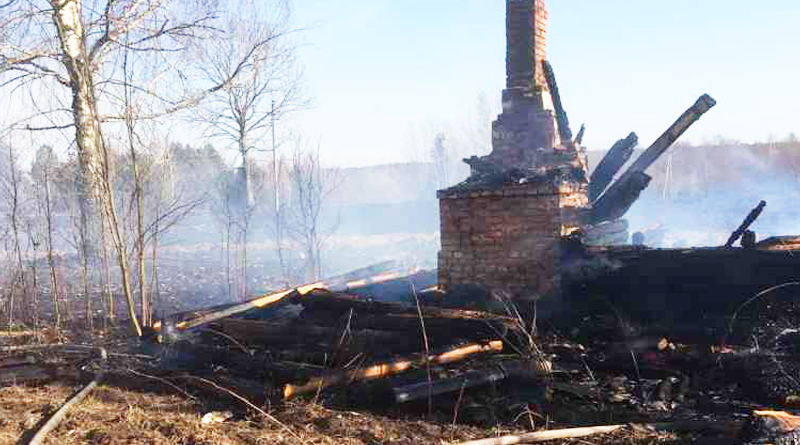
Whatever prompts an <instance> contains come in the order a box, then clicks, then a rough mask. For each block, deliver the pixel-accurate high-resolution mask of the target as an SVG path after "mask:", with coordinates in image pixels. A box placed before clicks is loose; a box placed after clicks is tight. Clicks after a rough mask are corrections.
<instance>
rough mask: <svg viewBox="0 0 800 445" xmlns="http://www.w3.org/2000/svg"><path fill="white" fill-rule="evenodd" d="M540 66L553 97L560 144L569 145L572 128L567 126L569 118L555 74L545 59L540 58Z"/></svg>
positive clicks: (570, 143)
mask: <svg viewBox="0 0 800 445" xmlns="http://www.w3.org/2000/svg"><path fill="white" fill-rule="evenodd" d="M542 68H544V78H545V81H546V82H547V88H548V89H549V90H550V96H552V98H553V108H555V110H554V111H555V114H556V124H557V125H558V135H559V137H560V138H561V144H562V145H564V146H565V147H569V146H571V145H572V129H571V128H570V127H569V118H568V117H567V112H566V111H564V104H563V103H562V102H561V93H559V91H558V83H557V82H556V74H555V72H554V71H553V67H552V65H550V62H548V61H546V60H542Z"/></svg>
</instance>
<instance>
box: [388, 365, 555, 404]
mask: <svg viewBox="0 0 800 445" xmlns="http://www.w3.org/2000/svg"><path fill="white" fill-rule="evenodd" d="M545 372H548V371H546V370H543V369H542V368H541V367H538V366H536V365H535V364H533V363H531V362H526V361H522V360H515V361H506V362H502V363H498V364H496V365H494V366H492V367H489V368H485V369H477V370H473V371H468V372H465V373H463V374H461V375H458V376H455V377H451V378H446V379H437V380H434V381H431V382H420V383H415V384H412V385H406V386H400V387H397V388H394V389H393V392H394V398H395V401H396V402H397V403H406V402H412V401H414V400H421V399H424V398H427V397H432V396H438V395H441V394H447V393H453V392H457V391H461V390H463V389H468V388H474V387H476V386H483V385H488V384H490V383H494V382H499V381H501V380H504V379H507V378H510V377H514V376H526V377H527V376H534V377H535V376H537V375H542V374H544V373H545Z"/></svg>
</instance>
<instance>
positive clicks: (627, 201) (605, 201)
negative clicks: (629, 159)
mask: <svg viewBox="0 0 800 445" xmlns="http://www.w3.org/2000/svg"><path fill="white" fill-rule="evenodd" d="M652 179H653V178H651V177H650V176H648V175H647V174H646V173H644V172H634V173H631V174H629V175H627V176H625V178H624V179H622V178H620V180H618V181H617V182H615V183H614V185H613V186H611V188H609V189H608V190H607V191H606V193H604V194H603V196H601V197H600V199H598V200H597V202H595V203H594V205H593V206H592V216H591V221H592V223H593V224H599V223H601V222H603V221H611V220H615V219H620V218H622V217H623V216H625V214H626V213H628V210H629V209H630V208H631V206H633V204H634V203H635V202H636V200H638V199H639V195H641V193H642V191H644V189H646V188H647V186H648V185H649V184H650V181H651V180H652Z"/></svg>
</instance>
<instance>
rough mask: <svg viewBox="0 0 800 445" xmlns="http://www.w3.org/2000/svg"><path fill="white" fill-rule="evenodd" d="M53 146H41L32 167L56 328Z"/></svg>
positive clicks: (57, 311)
mask: <svg viewBox="0 0 800 445" xmlns="http://www.w3.org/2000/svg"><path fill="white" fill-rule="evenodd" d="M57 162H58V160H57V159H56V156H55V153H54V151H53V148H52V147H50V146H43V147H41V148H40V149H39V150H38V151H37V153H36V159H35V161H34V164H33V167H32V169H31V175H32V176H33V179H34V181H33V182H34V193H35V195H36V204H37V206H36V209H37V216H38V219H39V220H40V221H41V222H42V225H43V230H42V231H43V235H44V236H43V239H44V242H45V249H46V251H47V265H48V267H49V269H50V298H51V300H52V305H53V317H54V323H55V328H56V330H58V329H59V328H60V326H61V310H60V307H59V301H58V298H59V286H58V281H59V280H58V273H57V272H56V260H55V253H54V250H55V247H54V238H55V236H54V235H55V229H56V228H55V219H54V216H55V212H56V211H57V205H56V201H55V200H54V199H53V194H52V191H51V188H52V184H53V174H54V173H53V170H54V168H55V167H56V165H57Z"/></svg>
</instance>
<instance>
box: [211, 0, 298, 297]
mask: <svg viewBox="0 0 800 445" xmlns="http://www.w3.org/2000/svg"><path fill="white" fill-rule="evenodd" d="M237 4H238V7H237V8H235V11H236V14H235V16H234V15H231V16H229V17H226V19H225V25H226V30H227V33H226V35H227V38H226V39H224V40H222V41H221V42H219V44H218V45H215V46H213V47H208V50H209V51H208V54H207V57H206V59H207V61H208V64H209V65H208V68H207V69H206V73H207V75H208V77H209V79H210V80H211V82H212V83H218V82H220V80H222V79H226V78H228V77H230V76H231V74H232V72H233V71H234V70H235V69H239V70H240V74H239V76H240V80H239V81H238V82H236V83H235V84H232V85H230V86H228V87H226V88H223V89H221V90H219V91H218V92H217V93H216V94H214V95H212V96H211V97H210V98H209V100H207V101H206V102H205V103H204V106H202V107H200V108H199V109H198V113H197V115H198V119H199V120H200V121H201V122H203V123H205V124H206V125H207V126H208V128H209V133H210V135H211V136H212V137H214V138H216V139H219V140H221V142H223V144H224V146H230V147H232V148H234V149H235V150H236V151H237V152H238V155H239V158H240V159H241V168H239V169H237V170H236V171H235V175H234V176H233V178H234V180H236V181H240V184H237V185H234V184H231V183H229V182H224V183H223V184H222V185H223V188H224V190H220V191H221V192H222V193H223V195H224V197H223V201H221V202H220V203H219V204H220V208H221V209H222V210H224V212H223V213H222V215H223V216H224V217H225V218H224V219H225V220H226V222H225V223H223V226H224V227H225V233H226V234H225V244H226V252H227V253H226V262H227V264H228V270H229V274H228V275H229V288H230V287H231V286H230V276H231V275H230V264H231V263H230V257H231V248H233V249H234V250H235V251H236V253H237V261H236V263H237V267H236V268H237V269H239V270H241V274H242V276H241V277H240V279H241V282H242V285H241V286H244V288H243V289H239V290H237V293H239V294H240V297H242V296H243V293H244V294H246V292H247V289H246V283H247V240H248V235H249V231H250V228H251V223H252V221H251V217H252V215H253V213H254V212H255V211H256V207H257V206H258V205H259V204H260V202H259V201H257V200H255V199H254V194H255V191H254V187H257V186H259V184H255V185H254V183H253V178H254V176H255V175H254V173H253V171H252V170H253V166H252V162H253V159H252V154H253V152H254V151H262V152H263V151H271V152H272V162H273V165H272V170H273V175H272V176H273V184H272V191H273V201H274V204H275V205H274V208H275V209H276V211H275V214H274V218H272V223H273V225H274V226H275V230H274V233H275V234H276V244H280V243H281V242H280V238H281V233H282V230H281V227H280V215H279V213H280V212H279V210H280V197H279V196H280V195H279V190H280V185H279V182H278V181H279V175H278V174H277V171H278V170H279V166H278V161H277V159H278V155H277V145H278V144H277V143H276V138H275V123H276V121H277V120H279V119H280V118H283V117H284V116H286V115H287V114H288V113H289V112H291V111H293V110H296V109H297V108H299V107H301V106H303V105H304V103H305V101H304V100H303V98H302V97H301V95H300V92H299V91H300V89H299V86H300V79H301V75H300V72H299V70H298V67H297V64H296V62H295V51H294V48H293V47H292V45H291V43H290V41H289V40H288V38H287V37H288V35H289V34H290V33H291V32H292V30H291V29H290V26H289V24H290V8H289V3H288V2H286V1H279V2H277V4H276V5H275V6H274V8H272V9H270V10H269V11H267V12H263V11H264V10H263V8H258V7H256V6H255V5H254V4H253V2H250V1H239V2H237ZM256 42H269V43H268V44H266V45H262V46H260V47H259V49H258V51H256V52H254V53H253V56H252V58H251V63H249V64H247V65H246V66H243V67H241V68H237V60H239V59H240V58H241V57H242V54H243V53H245V52H249V51H250V48H252V46H253V44H254V43H256ZM269 131H271V135H270V136H271V138H270V139H271V141H272V144H271V148H270V149H266V148H265V147H263V146H261V147H259V146H258V145H259V144H258V141H262V140H267V139H268V138H267V137H266V136H267V134H268V132H269ZM235 190H240V191H241V194H242V195H241V197H236V196H233V195H231V192H233V191H235ZM233 217H235V219H231V218H233ZM232 229H235V230H234V231H233V232H232ZM231 235H235V237H234V239H233V241H232V238H231ZM241 286H239V287H241ZM229 293H230V292H229Z"/></svg>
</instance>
